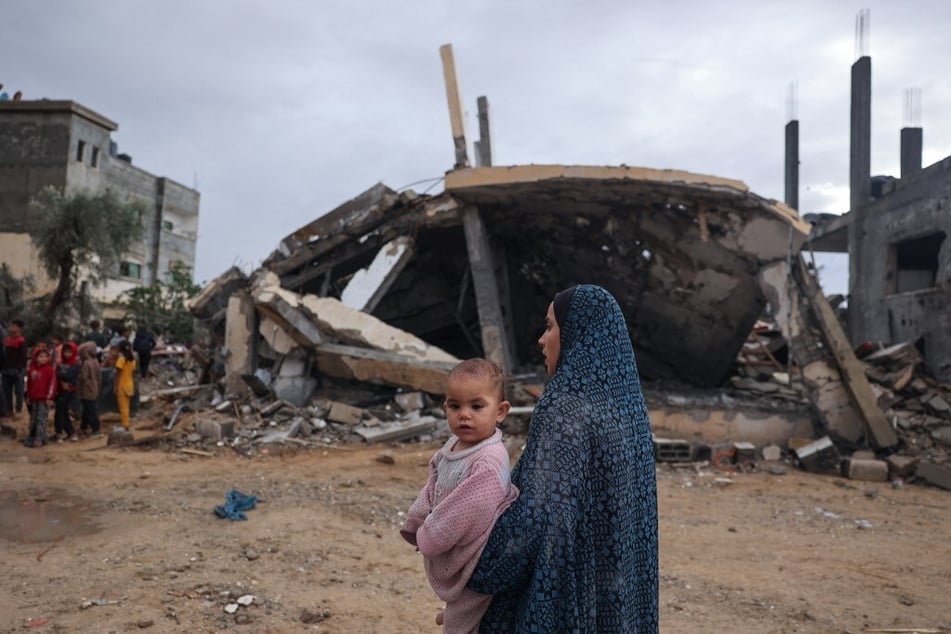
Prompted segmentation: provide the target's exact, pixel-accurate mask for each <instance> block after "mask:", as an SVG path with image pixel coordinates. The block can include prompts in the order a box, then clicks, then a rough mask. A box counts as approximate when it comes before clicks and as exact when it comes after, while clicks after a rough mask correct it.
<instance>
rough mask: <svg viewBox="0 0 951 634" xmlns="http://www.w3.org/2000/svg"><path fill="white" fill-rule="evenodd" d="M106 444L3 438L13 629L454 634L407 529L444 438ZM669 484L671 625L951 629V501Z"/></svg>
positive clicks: (664, 516) (667, 599)
mask: <svg viewBox="0 0 951 634" xmlns="http://www.w3.org/2000/svg"><path fill="white" fill-rule="evenodd" d="M140 422H142V421H140ZM147 433H149V432H138V433H137V434H138V435H139V436H140V437H141V435H144V434H147ZM105 445H106V442H105V439H104V438H103V439H96V440H84V441H81V442H79V443H68V442H67V443H64V444H54V445H50V446H47V447H45V448H42V449H28V448H26V447H23V446H22V445H20V444H19V443H14V442H12V441H10V440H4V441H2V442H0V549H2V550H0V552H2V553H3V554H2V560H0V561H2V568H0V570H2V573H3V574H2V575H0V597H3V599H2V601H0V631H2V632H19V631H40V632H42V631H56V632H130V631H138V630H140V629H147V630H148V631H152V632H218V631H232V632H301V631H313V632H346V633H353V632H380V633H388V634H389V633H398V632H438V631H439V630H438V628H437V627H436V626H435V625H434V624H433V619H434V616H435V614H436V611H437V609H438V608H439V607H440V603H439V601H438V599H437V598H436V597H435V596H434V595H433V593H432V592H431V591H430V589H429V586H428V585H427V583H426V580H425V577H424V574H423V569H422V562H421V560H420V556H419V555H418V553H416V552H415V551H414V550H413V548H412V547H410V546H409V545H407V544H406V543H405V542H403V540H402V539H401V538H400V536H399V534H398V532H397V529H398V527H399V525H400V523H401V521H402V516H403V513H404V512H405V510H406V509H407V508H408V506H409V504H410V503H411V502H412V500H413V498H414V497H415V496H416V493H417V491H418V488H419V487H420V486H421V485H422V483H423V481H424V479H425V475H426V467H425V465H426V462H427V460H428V458H429V456H430V455H431V453H432V452H433V451H434V450H435V449H436V445H434V444H417V443H403V444H396V445H388V446H370V447H367V446H356V445H353V446H338V447H327V448H325V449H321V450H303V449H300V448H297V447H272V448H271V449H270V450H269V452H268V453H267V454H266V455H258V456H256V457H254V458H251V459H249V458H245V457H242V456H240V455H238V454H236V453H235V452H233V451H231V450H230V449H229V448H228V447H218V448H215V449H214V453H215V456H214V457H205V456H198V455H189V454H186V453H181V452H179V451H165V450H160V449H155V448H152V449H149V448H124V449H117V448H113V447H106V446H105ZM658 480H659V484H658V486H659V506H660V545H661V561H660V570H661V587H660V603H661V624H662V627H661V630H662V631H663V632H671V633H682V632H684V633H690V632H738V633H744V632H749V633H757V634H761V633H768V632H816V633H819V632H821V633H824V634H825V633H837V632H842V633H845V632H912V631H920V632H937V631H944V630H951V532H949V527H951V494H949V493H948V492H945V491H941V490H938V489H933V488H926V487H924V486H917V485H905V486H904V487H901V488H894V487H893V486H892V485H891V484H888V483H882V484H870V483H858V482H852V481H848V480H843V479H841V478H837V477H832V476H816V475H810V474H806V473H803V472H800V471H797V470H796V469H794V468H790V469H789V470H788V473H787V474H785V475H772V474H770V473H766V472H758V473H750V474H725V473H722V472H716V471H713V470H711V468H710V467H709V466H706V465H701V464H698V465H691V466H686V467H680V468H671V467H670V466H666V465H659V466H658ZM233 489H237V490H239V491H241V492H243V493H246V494H250V495H254V496H257V497H258V499H259V502H258V504H257V506H256V507H255V508H254V509H252V510H249V511H247V518H248V519H247V521H229V520H226V519H219V518H218V517H216V516H215V515H214V513H213V508H214V507H215V506H216V505H221V504H224V502H225V495H226V494H227V493H228V492H229V491H231V490H233ZM242 597H244V601H245V602H248V601H249V600H250V601H251V602H250V604H249V605H243V604H241V603H239V601H238V599H239V598H242ZM248 597H250V598H248ZM229 605H231V606H232V607H231V609H233V610H234V613H228V612H227V611H226V608H227V607H228V606H229ZM915 628H918V629H915Z"/></svg>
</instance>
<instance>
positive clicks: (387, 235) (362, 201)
mask: <svg viewBox="0 0 951 634" xmlns="http://www.w3.org/2000/svg"><path fill="white" fill-rule="evenodd" d="M808 232H809V224H808V223H806V222H804V221H803V220H802V219H800V218H799V216H798V215H797V214H796V213H795V212H794V211H793V210H792V209H790V208H789V207H787V206H786V205H784V204H782V203H779V202H776V201H772V200H766V199H764V198H762V197H760V196H757V195H756V194H754V193H752V192H750V191H749V188H748V187H747V186H746V185H745V184H744V183H742V182H740V181H736V180H730V179H725V178H719V177H715V176H704V175H699V174H691V173H688V172H683V171H674V170H657V169H647V168H634V167H626V166H621V167H582V166H563V165H522V166H512V167H479V168H463V169H456V170H453V171H450V172H448V173H447V175H446V181H445V191H444V192H443V193H442V194H439V195H435V196H425V195H423V196H420V195H416V194H414V193H413V192H403V193H398V192H396V191H394V190H392V189H390V188H388V187H386V186H385V185H382V184H378V185H376V186H374V187H372V188H370V189H369V190H367V191H366V192H364V193H362V194H361V195H359V196H357V197H356V198H354V199H352V200H350V201H349V202H347V203H345V204H344V205H341V206H340V207H338V208H337V209H335V210H333V211H332V212H330V213H328V214H326V215H324V216H321V217H320V218H318V219H316V220H314V221H313V222H311V223H309V224H307V225H305V226H303V227H301V228H300V229H298V230H297V231H295V232H293V233H292V234H290V235H289V236H287V237H286V238H285V239H284V240H283V241H282V242H281V244H280V247H279V248H278V250H277V251H275V252H274V253H273V254H271V256H269V258H268V259H267V260H266V261H265V263H264V265H265V267H266V268H268V269H269V270H271V271H273V272H274V273H276V274H278V275H279V276H280V283H281V286H283V287H284V288H287V289H289V290H293V291H295V292H297V293H299V294H302V295H303V294H315V295H319V296H326V297H336V298H339V299H342V300H343V301H344V303H350V304H351V305H354V306H355V307H356V308H359V309H362V310H364V311H365V312H369V313H371V314H373V315H374V316H376V317H377V318H379V319H380V320H382V321H384V322H386V323H388V324H390V325H392V326H395V327H397V328H400V329H403V330H405V331H407V332H409V333H412V334H414V335H416V336H417V337H419V338H421V339H423V340H425V341H426V342H428V343H429V344H431V345H433V346H437V347H439V348H442V349H443V350H445V351H447V352H449V353H450V354H452V355H455V356H456V357H460V358H465V357H471V356H476V355H482V356H488V357H489V358H493V356H495V357H497V359H498V360H499V361H500V362H502V363H503V365H505V366H506V367H507V369H508V370H509V371H510V372H512V371H515V370H517V369H519V368H525V367H527V366H531V365H536V364H538V363H539V362H540V359H541V357H540V354H539V353H538V351H537V346H536V344H535V341H536V339H537V337H538V335H539V333H540V329H541V325H542V320H543V317H544V314H545V311H546V309H547V306H548V303H549V302H550V301H551V298H552V296H553V294H554V293H555V292H557V291H558V290H560V289H562V288H565V287H568V286H571V285H572V284H577V283H594V284H599V285H601V286H604V287H605V288H607V289H608V290H609V291H611V292H612V293H613V294H614V295H615V297H616V298H617V300H618V302H619V303H620V305H621V308H622V310H623V311H624V314H625V316H626V317H627V320H628V324H629V327H630V330H631V337H632V340H633V343H634V347H635V351H636V353H637V358H638V364H639V367H640V370H641V373H642V374H644V375H645V376H647V377H648V378H654V379H662V378H677V379H681V380H686V381H689V382H692V383H695V384H697V385H700V386H713V385H718V384H720V383H721V382H722V381H723V380H724V379H725V377H726V376H727V375H728V374H729V372H730V369H731V365H732V363H733V361H734V359H735V358H736V355H737V352H738V351H739V350H740V348H741V347H742V345H743V342H744V340H745V339H746V336H747V334H748V333H749V331H750V328H751V327H752V325H753V323H754V322H755V320H756V319H757V317H759V316H760V315H761V313H762V311H763V308H764V306H765V305H766V298H765V297H764V295H763V292H762V290H761V288H760V285H759V283H758V280H757V276H758V274H759V272H760V271H761V269H762V268H763V267H764V266H767V265H768V264H770V263H773V262H777V261H782V260H788V259H789V258H791V257H792V256H794V255H796V254H798V252H799V249H800V246H801V245H802V243H803V241H804V240H805V238H806V236H807V235H808ZM381 262H382V264H381ZM373 269H378V270H379V271H380V274H379V275H377V276H373V275H371V274H369V272H370V271H371V270H373ZM361 289H362V290H361ZM354 298H356V299H354ZM354 301H356V304H353V303H352V302H354ZM486 304H488V305H486ZM488 331H491V333H489V332H488ZM487 334H489V335H490V336H487Z"/></svg>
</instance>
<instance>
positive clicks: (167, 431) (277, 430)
mask: <svg viewBox="0 0 951 634" xmlns="http://www.w3.org/2000/svg"><path fill="white" fill-rule="evenodd" d="M348 400H349V399H348ZM377 400H378V401H379V400H380V397H379V396H378V397H377ZM148 403H149V407H150V408H151V411H152V412H153V414H157V415H158V416H157V418H160V419H161V421H162V422H161V427H162V429H160V430H159V431H160V432H161V433H159V434H158V435H157V436H154V437H152V439H151V441H150V442H149V443H148V444H151V445H156V444H158V445H161V446H163V447H164V448H165V449H168V450H182V449H183V448H190V449H192V450H197V453H199V455H200V452H202V451H208V450H211V449H213V448H214V447H226V446H227V447H231V448H232V449H233V450H235V452H236V453H238V454H240V455H244V456H247V457H251V456H253V455H255V454H258V453H268V451H267V450H266V448H267V447H270V446H275V445H281V446H285V445H292V446H297V447H302V448H316V447H327V446H337V445H342V444H347V443H366V444H371V443H377V442H391V441H400V440H407V439H418V440H421V441H429V440H433V439H437V438H448V435H449V427H448V424H447V423H446V419H445V415H444V414H443V412H442V409H441V407H440V404H439V402H438V400H437V399H435V398H434V397H432V396H431V395H428V394H425V393H423V392H398V393H396V394H394V395H393V396H392V399H390V400H388V401H387V402H380V403H379V404H378V405H375V406H370V407H358V406H354V405H351V404H349V403H347V402H343V401H341V400H330V399H327V398H322V397H316V398H314V399H313V400H312V401H311V402H309V403H307V404H306V405H303V406H295V405H294V404H292V403H289V402H287V401H285V400H281V399H275V398H272V397H267V396H265V397H254V398H250V399H240V400H232V399H225V398H222V396H221V394H220V392H218V391H217V390H216V389H215V387H214V386H195V390H194V391H193V392H191V393H182V392H179V391H174V392H173V391H171V390H164V391H163V390H159V391H158V392H156V393H154V394H153V395H152V396H151V397H150V398H149V399H148ZM192 453H196V451H193V452H192Z"/></svg>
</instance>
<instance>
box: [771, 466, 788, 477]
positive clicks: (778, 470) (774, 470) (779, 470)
mask: <svg viewBox="0 0 951 634" xmlns="http://www.w3.org/2000/svg"><path fill="white" fill-rule="evenodd" d="M766 472H767V473H771V474H773V475H786V474H787V473H788V472H789V470H788V469H787V468H786V467H784V466H782V465H778V464H771V465H767V466H766Z"/></svg>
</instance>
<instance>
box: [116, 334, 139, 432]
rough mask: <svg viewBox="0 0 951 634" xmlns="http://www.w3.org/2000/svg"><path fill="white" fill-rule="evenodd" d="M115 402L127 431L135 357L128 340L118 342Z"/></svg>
mask: <svg viewBox="0 0 951 634" xmlns="http://www.w3.org/2000/svg"><path fill="white" fill-rule="evenodd" d="M115 367H116V386H115V391H116V402H117V403H118V405H119V416H120V417H121V419H122V428H123V429H124V430H125V431H129V427H130V426H131V422H130V421H129V410H130V408H131V406H132V397H133V396H134V395H135V355H134V354H132V344H130V343H129V340H128V339H123V340H121V341H120V342H119V348H118V355H117V356H116V362H115Z"/></svg>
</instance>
